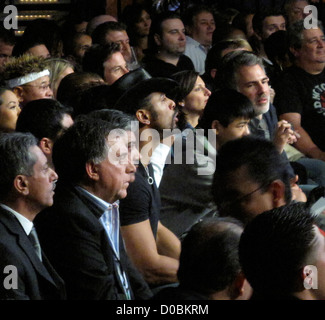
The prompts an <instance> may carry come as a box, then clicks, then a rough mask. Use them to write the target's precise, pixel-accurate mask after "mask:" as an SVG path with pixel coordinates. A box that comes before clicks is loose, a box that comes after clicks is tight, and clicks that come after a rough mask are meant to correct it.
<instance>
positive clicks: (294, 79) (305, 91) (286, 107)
mask: <svg viewBox="0 0 325 320" xmlns="http://www.w3.org/2000/svg"><path fill="white" fill-rule="evenodd" d="M287 32H288V41H289V43H288V46H289V48H290V52H291V56H292V58H293V59H294V65H293V66H292V67H290V68H288V69H287V70H286V71H285V72H284V73H283V76H282V77H281V79H279V81H278V83H277V84H276V87H275V90H276V96H275V100H274V104H275V107H276V109H277V113H278V114H279V117H280V119H284V120H287V121H288V122H290V123H291V124H292V125H293V126H294V128H295V130H297V131H298V132H299V134H300V139H298V141H297V142H296V143H295V147H296V148H297V149H298V150H299V151H300V152H302V153H303V154H305V155H306V156H307V157H310V158H315V159H320V160H323V161H324V160H325V139H324V121H325V118H324V111H323V107H322V103H323V102H322V94H323V91H324V90H323V87H322V84H323V82H324V79H325V78H324V77H325V71H324V67H325V42H324V33H323V30H322V26H321V24H320V23H319V24H318V27H317V28H316V29H305V28H304V21H303V20H300V21H298V22H296V23H294V24H293V25H291V26H290V27H289V29H288V31H287Z"/></svg>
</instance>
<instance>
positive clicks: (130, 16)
mask: <svg viewBox="0 0 325 320" xmlns="http://www.w3.org/2000/svg"><path fill="white" fill-rule="evenodd" d="M121 20H122V21H123V22H124V23H125V24H126V26H127V29H126V31H127V34H128V36H129V38H130V44H131V46H132V47H133V49H134V51H135V54H136V57H137V60H138V61H141V60H142V58H143V56H144V53H143V50H146V49H147V48H148V35H149V30H150V26H151V17H150V14H149V10H147V9H146V8H145V7H144V6H143V5H141V4H133V5H129V6H126V7H125V8H124V10H123V13H122V19H121Z"/></svg>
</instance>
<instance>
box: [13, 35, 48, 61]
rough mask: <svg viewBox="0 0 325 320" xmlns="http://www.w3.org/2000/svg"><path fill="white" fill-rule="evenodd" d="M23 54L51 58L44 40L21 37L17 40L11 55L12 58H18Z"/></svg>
mask: <svg viewBox="0 0 325 320" xmlns="http://www.w3.org/2000/svg"><path fill="white" fill-rule="evenodd" d="M23 54H30V55H34V56H38V57H43V58H49V57H51V54H50V51H49V50H48V48H47V47H46V45H45V42H44V40H42V39H38V38H34V37H33V38H27V37H26V38H24V37H21V38H19V39H18V40H17V42H16V44H15V46H14V48H13V50H12V55H13V56H14V57H20V56H22V55H23Z"/></svg>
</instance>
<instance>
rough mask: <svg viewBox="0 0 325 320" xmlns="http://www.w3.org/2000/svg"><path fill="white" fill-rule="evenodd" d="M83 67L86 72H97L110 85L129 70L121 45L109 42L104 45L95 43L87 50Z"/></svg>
mask: <svg viewBox="0 0 325 320" xmlns="http://www.w3.org/2000/svg"><path fill="white" fill-rule="evenodd" d="M82 67H83V70H84V71H86V72H92V73H97V74H98V75H100V76H101V77H102V78H103V79H104V80H105V82H106V83H107V84H108V85H111V84H113V83H114V82H115V81H116V80H117V79H119V78H120V77H122V76H123V75H124V74H126V73H128V72H129V69H128V67H127V63H126V61H125V59H124V57H123V55H122V53H121V50H120V45H119V44H117V43H109V44H106V45H104V46H101V45H93V46H92V47H91V48H89V50H87V51H86V52H85V55H84V57H83V59H82Z"/></svg>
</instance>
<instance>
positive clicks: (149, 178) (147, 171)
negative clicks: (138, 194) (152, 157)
mask: <svg viewBox="0 0 325 320" xmlns="http://www.w3.org/2000/svg"><path fill="white" fill-rule="evenodd" d="M143 167H144V169H145V170H146V173H147V176H148V180H147V181H148V183H149V184H150V185H152V184H153V183H154V180H153V177H151V176H150V173H149V168H148V166H143Z"/></svg>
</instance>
